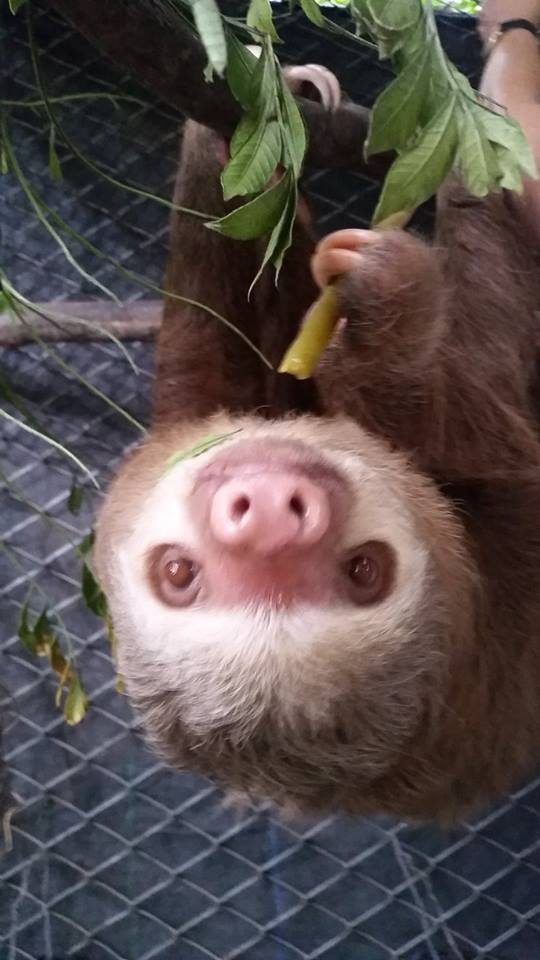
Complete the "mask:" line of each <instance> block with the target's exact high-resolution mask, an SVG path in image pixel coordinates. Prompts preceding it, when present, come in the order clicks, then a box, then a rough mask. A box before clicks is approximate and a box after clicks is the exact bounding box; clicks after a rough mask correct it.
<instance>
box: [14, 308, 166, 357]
mask: <svg viewBox="0 0 540 960" xmlns="http://www.w3.org/2000/svg"><path fill="white" fill-rule="evenodd" d="M162 309H163V304H162V301H161V300H135V301H134V302H133V303H126V304H122V306H117V305H116V304H114V303H110V302H108V301H107V302H105V301H103V300H82V301H74V300H57V301H54V300H51V301H50V302H49V303H36V304H35V310H26V309H21V313H22V316H23V320H24V321H25V322H24V323H20V322H19V321H18V320H16V319H14V318H13V317H12V316H11V315H10V314H9V313H0V347H20V346H21V345H22V344H24V343H31V342H32V340H33V337H32V334H33V333H37V334H38V335H39V336H40V337H41V338H42V339H43V340H48V341H51V340H58V341H62V340H66V341H67V340H80V341H82V340H107V339H109V337H110V334H113V335H114V336H115V337H117V338H118V339H119V340H151V339H152V338H153V337H154V336H155V334H156V333H157V331H158V330H159V327H160V324H161V312H162ZM36 311H38V313H36Z"/></svg>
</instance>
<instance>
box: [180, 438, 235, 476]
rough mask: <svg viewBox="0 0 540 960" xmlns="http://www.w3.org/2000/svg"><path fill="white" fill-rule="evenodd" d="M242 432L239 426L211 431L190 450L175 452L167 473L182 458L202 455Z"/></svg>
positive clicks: (188, 458)
mask: <svg viewBox="0 0 540 960" xmlns="http://www.w3.org/2000/svg"><path fill="white" fill-rule="evenodd" d="M241 432H242V428H241V427H239V428H238V430H231V431H230V432H229V433H211V434H210V435H209V436H207V437H203V439H202V440H200V441H199V443H196V444H195V446H194V447H190V448H189V449H188V450H179V451H178V452H177V453H173V455H172V457H169V459H168V460H167V463H166V464H165V473H168V472H169V470H172V468H173V467H175V466H176V464H177V463H180V462H181V461H182V460H191V459H192V458H193V457H200V456H202V454H203V453H206V452H207V451H208V450H212V448H213V447H217V446H219V445H220V444H222V443H224V441H225V440H228V439H229V437H234V436H236V434H237V433H241Z"/></svg>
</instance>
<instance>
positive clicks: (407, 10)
mask: <svg viewBox="0 0 540 960" xmlns="http://www.w3.org/2000/svg"><path fill="white" fill-rule="evenodd" d="M351 12H352V13H353V16H354V17H355V18H356V19H357V20H358V22H359V24H360V28H361V30H362V32H365V31H366V30H367V31H368V32H369V33H370V34H371V36H372V37H373V38H374V39H375V41H376V43H377V46H378V48H379V56H380V57H382V58H383V59H387V58H391V57H395V55H396V54H397V53H399V51H400V50H402V49H403V48H404V47H406V46H407V45H408V44H410V43H411V40H412V38H413V36H414V33H415V30H416V29H417V27H418V25H421V26H423V20H424V17H423V11H422V4H421V3H420V2H419V0H399V3H396V2H393V3H392V2H391V0H352V3H351Z"/></svg>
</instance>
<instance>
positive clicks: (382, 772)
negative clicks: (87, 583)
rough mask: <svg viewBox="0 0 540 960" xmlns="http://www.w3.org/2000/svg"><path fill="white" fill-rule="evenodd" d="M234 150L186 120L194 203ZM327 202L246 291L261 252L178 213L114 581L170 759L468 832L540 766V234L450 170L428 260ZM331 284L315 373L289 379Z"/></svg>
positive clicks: (113, 608) (116, 526) (102, 572)
mask: <svg viewBox="0 0 540 960" xmlns="http://www.w3.org/2000/svg"><path fill="white" fill-rule="evenodd" d="M309 69H312V68H308V72H309ZM293 79H294V80H295V82H301V81H302V82H303V81H305V80H306V75H302V76H300V78H299V77H298V75H296V76H295V77H294V78H293ZM310 79H311V80H312V81H313V84H314V86H315V87H316V88H317V89H318V90H319V92H320V91H321V87H324V83H323V82H322V81H321V75H316V76H315V79H314V75H313V73H312V74H311V77H310V76H307V80H308V81H309V80H310ZM332 89H333V91H334V94H335V87H334V88H332ZM330 99H331V97H330ZM323 100H324V97H323ZM223 154H224V145H223V143H222V142H221V141H220V139H219V137H218V136H217V135H215V134H214V133H212V132H210V131H209V130H206V129H205V128H203V127H201V126H198V125H196V124H194V123H192V122H188V123H187V124H186V126H185V128H184V133H183V144H182V152H181V161H180V164H179V170H178V176H177V183H176V188H175V201H176V203H177V204H179V205H184V206H186V207H190V208H198V209H203V210H204V211H205V212H208V213H211V214H215V215H216V216H221V215H223V214H224V212H226V211H227V210H229V209H230V208H231V207H230V204H224V202H223V196H222V191H221V187H220V174H221V170H222V166H223ZM307 211H308V207H307V203H306V201H305V200H303V201H302V204H301V206H299V209H298V215H297V218H296V222H295V226H294V231H293V242H292V247H291V249H290V251H289V253H288V254H287V257H286V259H285V264H284V267H283V269H282V271H281V274H280V277H279V282H278V284H277V286H276V283H275V278H274V276H273V275H272V274H271V273H270V271H265V272H264V273H263V275H262V278H261V279H260V281H259V282H258V283H257V285H256V286H255V287H254V290H253V292H252V295H251V298H250V299H248V295H247V291H248V289H249V287H250V284H251V281H252V280H253V277H254V276H255V274H256V272H257V269H258V265H259V263H260V260H261V255H262V247H261V244H260V242H259V241H254V242H251V241H250V242H244V243H242V244H239V243H238V242H236V241H233V240H231V239H229V238H226V237H223V236H220V235H219V234H217V233H216V232H214V231H211V230H209V229H206V228H205V227H204V225H203V224H202V223H200V222H198V221H195V220H193V219H190V218H189V217H187V216H186V215H182V214H181V213H178V212H175V213H174V214H173V217H172V224H171V238H170V257H169V264H168V274H167V290H168V291H169V293H170V294H171V296H169V297H168V298H167V299H166V302H165V305H164V314H163V322H162V328H161V332H160V335H159V339H158V343H157V351H156V377H155V390H154V405H153V422H152V426H151V430H150V431H149V434H148V437H147V439H145V440H144V442H143V443H142V444H141V446H139V447H138V449H136V450H135V451H134V452H133V451H132V452H131V453H130V454H129V455H128V456H127V458H126V460H125V462H124V463H123V465H122V467H121V469H120V471H119V473H118V475H117V476H116V478H115V479H114V481H113V482H112V484H111V486H110V489H109V491H108V494H107V496H106V498H105V502H104V505H103V508H102V510H101V513H100V516H99V520H98V527H97V537H96V549H95V564H96V570H97V573H98V576H99V578H100V580H101V582H102V584H103V588H104V590H105V593H106V596H107V599H108V604H109V608H110V612H111V616H112V620H113V624H114V630H115V633H116V636H117V639H118V648H119V665H120V669H121V671H122V673H123V675H124V677H125V681H126V686H127V692H128V695H129V697H130V699H131V700H132V702H133V704H134V707H135V709H136V711H137V713H138V716H139V717H140V719H141V722H142V725H143V727H144V729H145V732H146V735H147V736H148V738H149V740H150V742H151V743H152V745H153V746H154V748H155V749H156V750H157V751H158V752H159V754H160V755H161V756H162V757H163V758H164V759H165V760H166V762H168V763H169V764H171V765H172V766H174V767H176V768H179V769H189V770H191V771H195V772H199V773H202V774H204V775H207V776H210V777H211V778H213V779H214V780H215V781H216V782H217V783H219V784H220V785H221V786H222V787H223V788H224V789H225V790H226V792H227V793H228V795H230V796H231V797H233V798H244V799H245V800H247V801H248V802H259V801H263V802H267V803H271V804H274V805H276V806H277V807H278V808H279V809H281V810H282V811H284V812H285V813H287V812H292V813H293V814H295V813H298V812H300V813H314V812H318V811H332V810H333V811H347V812H350V813H353V814H371V813H387V814H392V815H397V816H399V817H405V818H412V819H414V818H418V819H434V820H438V821H441V822H449V821H451V820H452V819H454V818H456V817H458V816H462V815H463V814H465V813H466V812H469V811H471V810H473V809H475V808H477V807H478V806H479V805H482V804H485V803H487V802H489V801H491V800H492V799H493V798H495V797H496V796H497V794H498V793H500V792H501V791H504V790H507V789H509V788H511V787H512V786H513V785H515V784H516V783H518V782H519V780H520V779H521V778H523V777H525V776H526V774H527V773H528V772H529V771H530V769H531V767H532V765H533V764H534V763H535V762H537V761H538V760H539V759H540V442H539V436H538V409H539V405H538V396H539V393H538V378H537V343H538V319H537V316H536V314H535V310H536V309H537V308H538V305H539V303H540V289H539V286H540V281H539V278H540V270H539V249H538V248H539V243H538V237H537V236H535V234H534V231H533V229H532V228H531V226H530V224H529V222H528V220H527V210H526V203H525V202H524V201H523V200H522V199H521V198H519V197H518V196H517V195H516V194H510V193H508V192H506V191H502V192H501V193H498V194H493V195H490V196H489V197H486V198H482V199H478V198H473V197H471V196H468V195H467V193H466V192H465V190H464V188H463V186H462V185H461V184H460V182H459V180H458V179H456V178H455V177H454V178H452V179H450V180H449V181H448V182H447V183H446V184H445V185H444V187H443V188H442V190H441V191H440V193H439V196H438V198H437V217H436V232H435V238H434V241H433V242H432V243H431V244H428V243H426V242H425V241H424V240H423V239H420V238H419V237H418V236H416V235H414V234H413V233H412V232H409V231H404V230H386V231H377V230H371V231H370V230H344V231H338V232H336V233H332V234H330V235H329V236H327V237H325V238H324V239H323V240H322V241H321V242H320V243H319V244H318V245H317V244H316V241H315V239H314V237H313V229H312V224H311V221H310V217H309V214H308V212H307ZM330 280H332V281H333V282H334V283H335V289H336V292H337V296H338V301H339V307H340V316H341V317H342V318H343V320H342V321H341V322H340V324H339V326H338V329H337V331H336V334H335V336H334V337H333V340H332V342H331V344H330V345H329V347H328V348H327V349H326V350H325V351H324V353H323V356H322V358H321V361H320V363H319V364H318V367H317V369H316V372H315V375H314V377H313V379H312V380H310V381H306V382H300V381H296V380H293V378H292V377H288V376H285V375H283V374H278V373H276V372H275V369H276V368H277V367H278V365H279V360H280V358H281V356H282V355H283V353H284V351H285V349H286V347H287V345H288V344H289V343H290V342H291V340H292V339H293V338H294V336H295V335H296V333H297V331H298V329H299V328H300V326H301V324H302V322H303V318H304V317H305V314H306V311H307V310H308V308H309V306H310V304H312V303H313V301H314V300H315V299H316V297H317V294H318V289H319V287H324V286H325V284H326V283H328V282H329V281H330ZM175 296H182V297H185V298H188V299H189V300H190V301H191V302H190V303H186V302H185V301H181V300H179V299H174V297H175ZM201 303H203V304H205V305H206V306H207V307H209V308H211V309H212V310H214V311H217V312H218V313H219V314H221V315H224V316H225V317H226V319H227V320H228V321H229V322H230V323H231V324H234V326H235V327H236V328H237V331H239V332H240V334H241V336H239V335H238V332H235V331H233V330H232V329H231V328H230V327H227V326H225V325H224V324H223V323H222V322H221V321H220V320H218V319H216V317H215V316H214V315H213V314H211V313H209V312H208V311H207V310H203V309H202V308H201V307H200V306H197V304H201ZM242 336H243V337H244V338H247V339H249V340H250V341H251V343H252V344H254V345H255V346H256V347H257V348H258V350H260V351H261V352H262V353H263V354H264V355H265V356H266V357H267V358H268V359H269V360H270V361H271V364H272V367H273V368H274V369H273V370H269V369H267V368H266V367H265V366H264V365H263V364H262V362H261V360H260V357H259V356H258V355H257V354H256V352H254V351H253V349H251V347H250V346H249V344H248V343H247V342H246V340H245V339H242ZM208 437H213V438H216V437H217V438H218V439H219V441H220V442H217V441H216V442H215V443H214V442H213V441H212V440H210V441H207V439H206V438H208ZM190 451H191V453H192V455H190ZM195 454H197V455H195Z"/></svg>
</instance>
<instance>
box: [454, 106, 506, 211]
mask: <svg viewBox="0 0 540 960" xmlns="http://www.w3.org/2000/svg"><path fill="white" fill-rule="evenodd" d="M457 121H458V131H459V143H458V153H457V165H458V167H459V168H460V170H461V174H462V177H463V181H464V183H465V186H466V187H467V190H469V192H470V193H472V194H473V195H474V196H475V197H485V196H486V194H488V193H489V191H490V190H491V189H492V188H493V185H494V184H496V183H497V177H498V160H497V155H496V153H495V151H494V150H493V147H492V146H491V144H490V142H489V140H488V138H487V137H486V135H485V133H484V130H483V127H482V124H480V123H478V124H477V123H475V121H474V117H473V115H472V113H471V111H470V110H469V109H467V108H463V107H462V108H461V109H459V110H458V112H457Z"/></svg>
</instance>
